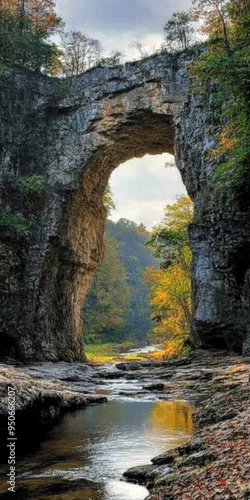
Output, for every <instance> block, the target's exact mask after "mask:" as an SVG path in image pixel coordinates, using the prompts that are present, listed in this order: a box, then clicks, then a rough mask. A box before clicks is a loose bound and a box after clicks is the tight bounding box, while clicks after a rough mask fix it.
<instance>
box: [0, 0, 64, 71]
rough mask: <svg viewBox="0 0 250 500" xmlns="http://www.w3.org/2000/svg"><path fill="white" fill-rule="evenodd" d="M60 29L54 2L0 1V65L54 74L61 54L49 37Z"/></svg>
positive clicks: (45, 0) (31, 0)
mask: <svg viewBox="0 0 250 500" xmlns="http://www.w3.org/2000/svg"><path fill="white" fill-rule="evenodd" d="M62 27H63V22H62V20H61V18H60V17H58V16H57V15H56V13H55V2H54V1H53V0H1V2H0V59H1V61H2V62H5V63H6V62H7V63H11V64H18V65H21V66H24V67H26V68H28V69H30V70H32V71H41V70H42V69H43V70H44V71H45V72H49V73H56V72H57V71H58V70H59V68H60V59H59V56H60V54H61V52H60V50H59V49H58V47H57V46H56V44H55V43H52V42H51V41H50V37H51V35H54V34H56V33H57V32H59V31H60V30H61V29H62Z"/></svg>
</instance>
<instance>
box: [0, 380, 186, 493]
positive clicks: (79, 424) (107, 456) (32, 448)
mask: <svg viewBox="0 0 250 500" xmlns="http://www.w3.org/2000/svg"><path fill="white" fill-rule="evenodd" d="M100 382H101V381H99V384H100ZM128 382H129V383H131V382H132V383H133V385H136V382H135V381H127V380H124V379H119V381H118V380H116V381H114V380H110V381H108V380H105V384H104V386H103V385H102V383H101V384H100V385H99V388H98V389H97V392H99V391H100V392H104V387H105V392H106V393H107V394H109V396H108V397H109V399H110V401H109V402H108V403H105V404H103V405H101V406H89V407H87V408H86V409H83V410H78V411H76V412H73V413H68V414H66V415H64V416H63V417H61V418H60V419H59V420H58V422H57V424H56V425H53V426H52V425H49V426H48V427H47V428H46V429H43V430H42V431H39V428H38V429H37V430H36V425H35V423H34V429H32V430H31V429H27V430H26V431H25V437H26V438H27V439H25V441H26V443H25V444H24V445H23V443H22V446H18V442H17V455H18V457H17V462H16V471H17V477H16V486H17V487H16V493H15V499H16V500H21V499H22V500H26V499H27V500H28V499H36V500H47V499H51V500H59V499H60V500H144V499H145V497H146V496H147V494H148V491H147V489H146V488H144V487H142V486H139V485H135V484H130V483H127V482H125V481H123V480H122V479H123V473H124V472H125V470H126V469H128V468H130V467H133V466H136V465H144V464H148V463H150V460H151V458H152V457H153V456H156V455H158V454H160V453H162V452H164V451H166V450H167V449H170V448H173V447H175V446H178V445H182V444H184V443H185V442H186V441H187V439H188V438H189V436H190V435H192V433H193V432H194V429H193V424H192V412H193V406H192V405H191V404H189V403H188V402H186V401H181V400H180V401H162V400H161V399H160V398H157V395H153V394H151V395H150V396H149V397H140V398H135V397H134V398H131V399H130V398H128V397H122V396H118V394H119V392H120V391H119V390H118V387H117V386H119V389H121V388H123V389H124V385H125V386H126V388H127V384H128ZM138 388H139V386H138ZM133 389H134V390H135V387H133ZM149 398H150V399H149ZM39 432H40V434H39ZM20 444H21V440H20ZM0 470H1V474H0V498H4V499H5V498H6V499H7V498H13V493H9V494H8V493H6V491H7V486H6V473H7V471H6V467H5V466H4V464H2V466H1V469H0ZM11 495H12V496H11Z"/></svg>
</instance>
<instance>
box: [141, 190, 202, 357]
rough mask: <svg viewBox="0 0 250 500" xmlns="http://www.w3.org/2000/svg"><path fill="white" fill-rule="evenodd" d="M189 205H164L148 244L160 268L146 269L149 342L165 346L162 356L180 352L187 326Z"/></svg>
mask: <svg viewBox="0 0 250 500" xmlns="http://www.w3.org/2000/svg"><path fill="white" fill-rule="evenodd" d="M192 216H193V205H192V202H191V200H190V199H189V198H188V197H183V198H180V199H179V200H178V201H177V202H176V203H175V204H173V205H167V207H166V209H165V215H164V220H163V222H162V223H161V224H159V225H158V226H156V227H155V228H154V229H153V231H152V234H151V238H150V239H149V241H148V245H149V246H150V247H151V248H152V250H153V252H154V254H155V255H156V256H157V257H158V258H160V259H161V268H160V269H152V268H148V269H147V271H146V281H147V282H148V283H150V286H151V307H152V314H151V316H152V319H153V320H154V323H155V325H154V327H153V331H152V338H156V339H157V340H158V341H160V342H163V343H164V344H165V352H166V355H179V354H181V353H182V352H183V349H184V341H185V339H186V338H187V337H188V335H189V333H190V323H191V262H192V254H191V250H190V247H189V242H188V225H189V224H190V222H191V220H192Z"/></svg>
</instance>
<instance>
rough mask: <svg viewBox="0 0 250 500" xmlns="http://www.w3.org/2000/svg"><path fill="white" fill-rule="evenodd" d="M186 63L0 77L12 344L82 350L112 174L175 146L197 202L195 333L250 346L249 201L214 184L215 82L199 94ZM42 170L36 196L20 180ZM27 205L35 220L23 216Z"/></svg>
mask: <svg viewBox="0 0 250 500" xmlns="http://www.w3.org/2000/svg"><path fill="white" fill-rule="evenodd" d="M186 64H187V60H186V58H185V57H179V58H175V57H170V56H164V55H160V56H157V57H154V58H151V59H148V60H146V61H144V62H139V63H130V64H127V65H126V66H123V67H117V68H106V69H104V68H99V69H95V70H91V71H90V72H88V73H86V74H84V75H82V76H80V77H76V78H73V79H71V80H67V81H64V82H60V81H58V80H55V79H50V78H47V77H42V76H36V75H31V74H29V73H28V72H26V71H23V70H20V69H18V68H14V69H12V70H10V71H9V72H8V73H7V74H5V75H2V76H1V89H0V95H1V107H2V110H3V112H2V115H1V116H2V118H1V142H0V153H1V186H0V187H1V200H2V207H5V208H4V210H5V211H3V212H2V217H1V212H0V223H1V221H2V223H1V224H2V227H1V242H0V266H1V267H0V275H1V280H0V300H1V312H0V329H1V337H0V344H1V351H2V353H3V355H5V354H11V355H14V356H17V357H20V358H22V359H55V360H56V359H81V357H82V340H81V339H82V322H81V306H82V302H83V299H84V296H85V294H86V291H87V289H88V287H89V285H90V282H91V279H92V276H93V272H94V269H95V267H96V265H97V264H98V262H100V260H101V259H102V258H103V252H104V249H103V240H102V236H103V230H104V221H105V210H104V208H103V203H102V197H103V192H104V189H105V187H106V184H107V182H108V179H109V176H110V174H111V172H112V171H113V169H114V168H116V167H117V166H118V165H119V164H120V163H122V162H124V161H126V160H128V159H130V158H133V157H141V156H143V155H144V154H146V153H148V154H159V153H163V152H169V153H173V152H174V151H175V156H176V162H177V166H178V168H179V170H180V172H181V175H182V178H183V181H184V183H185V185H186V187H187V190H188V193H189V194H190V196H191V198H192V199H193V201H194V204H195V213H196V215H195V221H194V224H193V225H192V227H191V229H190V238H191V245H192V249H193V252H194V266H193V290H194V315H193V332H192V340H193V342H195V344H196V345H200V344H213V345H218V346H220V345H221V344H225V342H226V344H228V345H229V343H230V342H231V344H232V338H233V342H234V345H235V340H236V343H238V344H239V345H241V344H242V341H243V342H244V345H245V349H249V348H250V346H249V340H247V329H248V324H249V259H248V258H247V255H248V248H249V238H250V231H249V224H248V220H249V217H248V216H249V212H248V208H246V207H245V206H244V207H243V205H242V206H241V203H240V201H239V200H238V199H235V197H234V196H233V195H232V196H231V197H226V201H225V200H224V198H223V196H224V194H223V186H220V189H221V191H222V194H221V192H219V194H218V190H216V189H214V183H213V170H214V168H215V167H216V166H215V165H214V164H212V163H211V161H209V156H208V152H209V149H210V148H211V147H213V146H214V144H215V137H214V132H213V123H214V121H215V117H214V113H213V107H214V106H215V105H214V104H213V90H212V89H211V91H210V92H209V95H207V96H203V97H202V96H193V95H192V93H191V88H190V87H191V85H190V81H189V78H188V75H187V71H186ZM216 119H217V120H218V117H216ZM34 174H36V175H39V176H40V177H41V178H42V179H43V180H44V186H45V189H44V190H43V191H42V193H41V192H37V195H36V194H35V195H34V192H33V193H30V192H29V193H28V196H27V189H26V192H25V194H24V193H23V191H22V190H21V189H20V181H17V179H18V178H20V177H22V178H24V179H27V177H28V178H29V176H31V175H34ZM18 182H19V183H18ZM24 184H25V183H24ZM21 185H22V188H23V184H22V183H21ZM223 203H224V205H223ZM6 204H9V205H10V207H11V208H10V209H8V210H9V212H8V211H7V218H8V217H9V218H10V217H11V224H12V229H10V224H9V225H8V224H7V223H6V224H5V223H4V222H3V220H5V219H6ZM225 207H226V208H225ZM18 211H21V212H22V213H24V215H25V218H26V225H27V226H28V231H26V229H25V228H24V229H23V227H21V229H20V220H18V221H16V220H15V221H14V222H13V216H12V215H11V216H10V213H11V214H13V213H15V214H16V213H17V212H18ZM243 212H244V214H243ZM4 217H5V219H4ZM228 335H229V337H228ZM230 335H232V338H231V337H230Z"/></svg>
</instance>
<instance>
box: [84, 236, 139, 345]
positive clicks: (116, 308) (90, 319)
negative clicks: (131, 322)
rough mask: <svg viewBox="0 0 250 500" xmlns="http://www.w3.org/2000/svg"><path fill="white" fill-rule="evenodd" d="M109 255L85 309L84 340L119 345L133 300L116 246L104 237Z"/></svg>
mask: <svg viewBox="0 0 250 500" xmlns="http://www.w3.org/2000/svg"><path fill="white" fill-rule="evenodd" d="M105 244H106V254H105V259H104V261H103V263H102V264H101V265H100V266H99V267H98V268H97V270H96V274H95V277H94V281H93V284H92V287H91V290H90V292H89V293H88V296H87V299H86V301H85V304H84V307H83V328H84V338H85V340H86V339H87V341H92V342H118V341H120V340H122V339H121V335H120V334H119V331H120V329H121V327H122V326H123V325H124V323H125V316H126V310H127V306H128V303H129V298H130V289H129V286H128V282H127V276H126V271H125V268H124V266H123V264H122V262H121V260H120V255H119V251H118V248H117V244H116V242H115V240H114V239H113V238H111V237H110V236H107V235H106V237H105Z"/></svg>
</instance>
